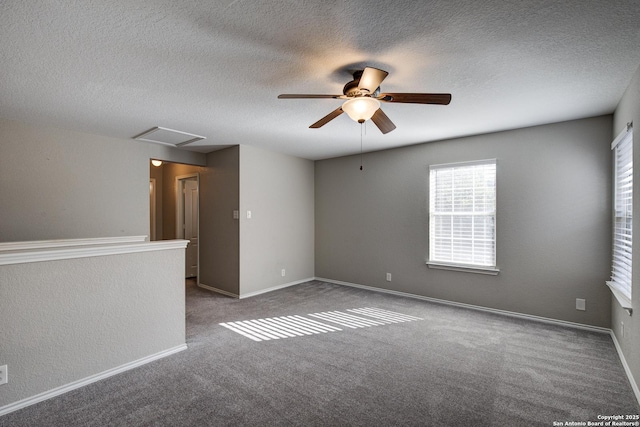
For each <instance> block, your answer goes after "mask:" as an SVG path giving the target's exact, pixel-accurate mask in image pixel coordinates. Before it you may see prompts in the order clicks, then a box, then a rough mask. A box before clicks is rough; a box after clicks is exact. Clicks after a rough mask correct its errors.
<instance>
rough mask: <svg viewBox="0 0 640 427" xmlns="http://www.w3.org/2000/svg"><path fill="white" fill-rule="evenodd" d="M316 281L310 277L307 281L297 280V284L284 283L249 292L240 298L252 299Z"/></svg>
mask: <svg viewBox="0 0 640 427" xmlns="http://www.w3.org/2000/svg"><path fill="white" fill-rule="evenodd" d="M312 280H314V277H309V278H307V279H302V280H296V281H295V282H289V283H284V284H282V285H277V286H272V287H270V288H266V289H260V290H259V291H254V292H249V293H247V294H242V293H241V294H240V298H241V299H244V298H250V297H255V296H256V295H261V294H266V293H267V292H272V291H277V290H278V289H283V288H288V287H289V286H295V285H299V284H301V283H306V282H310V281H312Z"/></svg>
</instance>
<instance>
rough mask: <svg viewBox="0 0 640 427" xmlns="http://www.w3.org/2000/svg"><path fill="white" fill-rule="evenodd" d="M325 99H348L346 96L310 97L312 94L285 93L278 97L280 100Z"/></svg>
mask: <svg viewBox="0 0 640 427" xmlns="http://www.w3.org/2000/svg"><path fill="white" fill-rule="evenodd" d="M323 98H334V99H338V98H346V97H345V96H344V95H310V94H296V93H285V94H282V95H278V99H323Z"/></svg>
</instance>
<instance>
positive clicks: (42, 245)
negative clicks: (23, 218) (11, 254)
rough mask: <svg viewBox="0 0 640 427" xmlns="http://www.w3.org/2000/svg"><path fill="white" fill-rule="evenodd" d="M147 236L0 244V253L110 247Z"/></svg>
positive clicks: (140, 239)
mask: <svg viewBox="0 0 640 427" xmlns="http://www.w3.org/2000/svg"><path fill="white" fill-rule="evenodd" d="M146 238H147V236H119V237H91V238H87V239H56V240H30V241H27V242H0V252H3V251H21V250H31V249H47V248H58V247H70V246H90V245H110V244H114V243H139V242H144V241H145V239H146Z"/></svg>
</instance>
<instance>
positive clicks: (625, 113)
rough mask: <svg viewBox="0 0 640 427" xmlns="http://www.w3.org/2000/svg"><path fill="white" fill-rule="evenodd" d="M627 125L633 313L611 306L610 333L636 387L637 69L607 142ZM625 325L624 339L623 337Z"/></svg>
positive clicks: (639, 376)
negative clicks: (631, 126)
mask: <svg viewBox="0 0 640 427" xmlns="http://www.w3.org/2000/svg"><path fill="white" fill-rule="evenodd" d="M628 122H633V123H634V135H633V163H634V165H636V166H635V168H634V171H633V180H634V182H635V184H634V188H633V199H634V201H633V229H634V234H635V236H634V239H633V253H634V256H633V266H632V268H633V272H634V274H633V284H632V290H631V298H632V305H633V308H634V309H635V311H634V313H633V316H629V315H628V314H627V312H626V311H624V310H623V309H622V308H621V307H620V305H619V304H618V301H617V300H616V299H615V298H612V302H611V311H612V316H611V329H613V332H614V333H615V335H616V339H617V340H618V343H620V347H621V348H622V351H623V353H624V357H625V359H626V361H627V363H628V365H629V368H630V369H631V372H632V374H633V377H634V378H635V381H636V385H638V384H637V383H638V381H640V274H638V272H640V237H638V236H640V233H639V232H638V230H640V167H639V166H638V165H640V68H639V69H638V71H636V73H635V75H634V77H633V80H632V81H631V83H630V85H629V87H628V88H627V90H626V92H625V93H624V96H623V97H622V100H621V101H620V103H619V104H618V108H617V109H616V112H615V114H614V120H613V132H612V133H611V134H610V135H609V139H613V138H614V137H615V136H617V135H618V133H619V132H620V131H622V130H623V129H624V127H625V126H626V124H627V123H628ZM622 322H624V336H623V335H622Z"/></svg>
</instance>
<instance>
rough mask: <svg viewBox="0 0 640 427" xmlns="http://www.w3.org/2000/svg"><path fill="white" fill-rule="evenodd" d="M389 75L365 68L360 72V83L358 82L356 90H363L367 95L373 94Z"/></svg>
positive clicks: (382, 71) (381, 71)
mask: <svg viewBox="0 0 640 427" xmlns="http://www.w3.org/2000/svg"><path fill="white" fill-rule="evenodd" d="M387 75H389V73H387V72H386V71H384V70H379V69H377V68H373V67H366V68H365V69H364V71H363V72H362V76H361V77H360V81H359V82H358V89H359V90H365V91H368V92H369V93H373V92H375V91H376V89H378V87H379V86H380V83H382V81H383V80H384V79H385V78H386V77H387Z"/></svg>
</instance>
